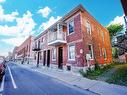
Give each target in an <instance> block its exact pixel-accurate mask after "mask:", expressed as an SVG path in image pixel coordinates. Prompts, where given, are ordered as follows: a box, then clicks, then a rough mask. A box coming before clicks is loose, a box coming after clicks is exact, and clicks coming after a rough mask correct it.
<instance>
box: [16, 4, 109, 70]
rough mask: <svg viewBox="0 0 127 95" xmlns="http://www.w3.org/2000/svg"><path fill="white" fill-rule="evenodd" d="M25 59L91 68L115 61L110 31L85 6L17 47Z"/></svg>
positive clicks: (59, 65) (21, 58)
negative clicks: (96, 63)
mask: <svg viewBox="0 0 127 95" xmlns="http://www.w3.org/2000/svg"><path fill="white" fill-rule="evenodd" d="M16 52H17V58H16V59H19V60H22V61H25V60H26V61H28V62H29V61H30V60H34V61H35V63H38V64H42V65H44V66H48V67H49V66H55V67H58V68H61V69H62V68H66V67H68V66H70V67H76V68H82V67H83V68H87V67H90V66H93V65H94V64H95V62H98V63H99V64H108V63H110V62H112V51H111V44H110V37H109V32H108V31H107V30H106V28H105V27H103V26H102V25H101V24H100V23H99V22H98V21H97V20H96V19H95V18H94V17H93V16H91V15H90V14H89V13H88V11H87V10H85V9H84V7H83V6H82V5H79V6H77V7H76V8H74V9H73V10H72V11H70V12H69V13H67V14H66V15H65V16H64V17H62V18H61V19H60V20H59V21H57V22H56V23H55V24H53V25H52V26H50V27H49V28H48V29H46V30H45V31H42V33H41V34H40V35H39V36H37V37H35V38H33V37H32V36H30V37H29V38H28V39H26V41H24V43H23V44H22V45H20V46H19V47H18V49H17V50H16Z"/></svg>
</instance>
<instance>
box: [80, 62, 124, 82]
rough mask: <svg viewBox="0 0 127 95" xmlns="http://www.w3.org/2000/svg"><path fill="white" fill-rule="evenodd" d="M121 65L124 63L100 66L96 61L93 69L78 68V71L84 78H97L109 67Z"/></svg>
mask: <svg viewBox="0 0 127 95" xmlns="http://www.w3.org/2000/svg"><path fill="white" fill-rule="evenodd" d="M121 64H122V65H123V64H124V63H111V64H108V65H105V66H102V67H100V66H99V65H98V63H96V64H95V69H94V70H91V69H88V70H87V72H84V71H83V70H80V71H79V73H80V74H81V75H82V76H83V77H86V78H89V79H95V80H96V79H97V78H98V77H99V76H101V75H102V74H103V73H104V72H108V70H109V69H112V68H114V67H115V66H119V65H121Z"/></svg>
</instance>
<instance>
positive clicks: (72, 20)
mask: <svg viewBox="0 0 127 95" xmlns="http://www.w3.org/2000/svg"><path fill="white" fill-rule="evenodd" d="M70 22H73V24H74V18H73V19H71V20H69V21H68V22H67V31H68V35H71V34H73V33H75V31H74V29H75V28H74V27H75V25H74V26H73V32H72V33H69V23H70Z"/></svg>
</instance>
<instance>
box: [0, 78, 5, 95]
mask: <svg viewBox="0 0 127 95" xmlns="http://www.w3.org/2000/svg"><path fill="white" fill-rule="evenodd" d="M4 80H5V76H3V79H2V83H1V86H0V92H2V91H3V90H4ZM0 95H1V94H0Z"/></svg>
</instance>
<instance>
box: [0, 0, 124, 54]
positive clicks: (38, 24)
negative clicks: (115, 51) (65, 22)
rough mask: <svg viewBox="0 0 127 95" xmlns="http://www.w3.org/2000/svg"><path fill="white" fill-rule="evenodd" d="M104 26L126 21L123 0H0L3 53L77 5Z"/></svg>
mask: <svg viewBox="0 0 127 95" xmlns="http://www.w3.org/2000/svg"><path fill="white" fill-rule="evenodd" d="M79 4H82V5H83V6H84V8H85V9H86V10H87V11H88V12H89V13H90V14H91V15H92V16H93V17H95V19H97V20H98V21H99V22H100V23H101V24H102V25H103V26H107V25H108V24H109V23H117V22H120V23H123V19H122V16H123V10H122V7H121V4H120V0H0V43H1V44H0V50H1V51H0V55H7V53H8V51H12V49H13V48H14V46H16V45H20V44H21V43H22V42H23V41H24V40H25V39H26V38H27V37H28V36H29V35H31V34H32V35H38V34H39V33H40V31H37V30H38V29H40V28H41V29H42V30H45V29H46V28H47V27H49V26H50V25H51V24H53V23H54V22H55V21H57V20H58V19H60V18H61V17H62V16H64V15H65V14H66V13H68V12H69V11H70V10H72V9H73V8H74V7H76V6H77V5H79Z"/></svg>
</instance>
